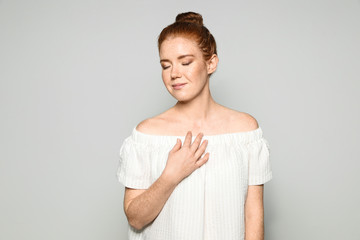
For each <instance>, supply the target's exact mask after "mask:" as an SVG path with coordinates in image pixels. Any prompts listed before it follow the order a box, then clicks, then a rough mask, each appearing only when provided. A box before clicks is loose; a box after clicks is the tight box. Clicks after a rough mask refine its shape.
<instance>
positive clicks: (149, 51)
mask: <svg viewBox="0 0 360 240" xmlns="http://www.w3.org/2000/svg"><path fill="white" fill-rule="evenodd" d="M185 11H196V12H199V13H201V14H202V15H203V17H204V23H205V25H206V26H207V27H208V28H209V29H210V31H211V32H212V33H213V35H214V36H215V39H216V41H217V43H218V52H219V58H220V62H219V66H218V70H217V72H216V73H215V74H214V75H213V76H212V78H211V79H210V81H211V84H210V88H211V91H212V94H213V97H214V99H215V100H216V101H217V102H219V103H220V104H223V105H225V106H228V107H230V108H233V109H236V110H239V111H244V112H248V113H250V114H251V115H253V116H254V117H255V118H256V119H257V120H258V122H259V125H260V126H261V127H262V129H263V131H264V137H265V138H267V140H268V141H269V143H270V146H271V164H272V169H273V175H274V178H273V180H272V181H270V182H269V183H267V184H265V197H264V199H265V221H266V222H265V230H266V233H265V235H266V239H268V240H289V239H291V240H303V239H314V240H315V239H327V240H332V239H334V240H335V239H347V240H355V239H360V229H359V227H358V223H359V221H360V219H359V216H360V210H359V206H358V203H359V202H360V194H359V191H358V187H357V184H358V183H359V182H360V176H359V165H360V164H359V162H360V161H359V160H360V158H359V139H360V131H359V130H360V127H359V122H360V107H359V103H360V97H359V94H357V93H358V92H359V75H360V44H359V43H360V2H359V1H351V0H327V1H325V0H312V1H300V0H297V1H287V0H270V1H268V0H267V1H265V0H258V1H214V2H211V1H203V2H201V1H200V2H198V1H187V0H186V1H185V0H183V1H176V2H175V1H174V2H171V1H131V2H130V1H126V2H125V1H104V0H102V1H100V0H97V1H95V0H90V1H85V0H83V1H80V0H75V1H74V0H72V1H70V0H65V1H48V0H47V1H45V0H43V1H40V0H34V1H16V0H12V1H5V0H3V1H0V79H1V82H0V84H1V85H0V99H1V103H0V104H1V105H0V107H1V110H0V111H1V112H0V114H1V118H0V128H1V133H0V148H1V149H0V150H1V151H0V160H1V162H0V194H1V195H0V239H4V240H12V239H16V240H17V239H27V240H39V239H51V240H55V239H56V240H57V239H62V240H63V239H87V240H92V239H94V240H95V239H96V240H98V239H107V240H110V239H114V240H115V239H126V238H127V237H126V236H127V221H126V217H125V215H124V212H123V208H122V203H123V186H122V185H121V184H120V183H118V182H117V179H116V170H117V165H118V151H119V147H120V145H121V143H122V141H123V140H124V139H125V137H127V136H128V135H129V134H130V133H131V129H132V128H133V127H134V126H136V125H137V124H138V123H139V122H140V121H141V120H143V119H145V118H148V117H151V116H154V115H156V114H158V113H160V112H162V111H164V110H165V109H167V108H169V107H171V106H172V105H173V104H175V100H174V99H173V98H172V97H171V95H170V94H169V93H168V92H167V90H166V89H165V87H164V86H163V83H162V80H161V67H160V64H159V58H158V52H157V48H156V40H157V36H158V34H159V33H160V31H161V30H162V28H163V27H165V26H166V25H168V24H170V23H172V22H173V21H174V19H175V16H176V14H178V13H180V12H185Z"/></svg>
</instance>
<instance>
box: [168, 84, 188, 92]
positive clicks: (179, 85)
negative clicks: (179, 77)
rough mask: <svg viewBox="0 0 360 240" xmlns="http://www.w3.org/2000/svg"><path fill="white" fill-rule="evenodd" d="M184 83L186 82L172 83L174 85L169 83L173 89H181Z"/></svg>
mask: <svg viewBox="0 0 360 240" xmlns="http://www.w3.org/2000/svg"><path fill="white" fill-rule="evenodd" d="M185 85H186V83H180V84H174V85H171V86H172V87H173V88H174V89H176V90H177V89H181V88H183V87H184V86H185Z"/></svg>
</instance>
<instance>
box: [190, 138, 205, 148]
mask: <svg viewBox="0 0 360 240" xmlns="http://www.w3.org/2000/svg"><path fill="white" fill-rule="evenodd" d="M203 136H204V134H203V133H199V134H198V135H197V136H196V138H195V140H194V142H193V143H192V144H191V147H190V148H191V151H192V152H195V151H196V150H197V149H198V148H199V145H200V142H201V139H202V137H203Z"/></svg>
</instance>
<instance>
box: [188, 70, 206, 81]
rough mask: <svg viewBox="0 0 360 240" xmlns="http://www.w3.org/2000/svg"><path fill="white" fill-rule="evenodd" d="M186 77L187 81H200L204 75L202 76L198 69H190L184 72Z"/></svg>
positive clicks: (201, 71)
mask: <svg viewBox="0 0 360 240" xmlns="http://www.w3.org/2000/svg"><path fill="white" fill-rule="evenodd" d="M186 76H187V77H188V79H192V81H200V80H201V79H200V78H202V77H203V76H204V74H203V69H202V68H200V67H198V68H192V69H191V70H189V71H187V72H186Z"/></svg>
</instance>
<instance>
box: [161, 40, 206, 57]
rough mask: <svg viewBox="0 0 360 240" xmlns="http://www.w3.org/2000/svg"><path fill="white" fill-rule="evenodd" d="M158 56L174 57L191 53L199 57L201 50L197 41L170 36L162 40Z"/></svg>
mask: <svg viewBox="0 0 360 240" xmlns="http://www.w3.org/2000/svg"><path fill="white" fill-rule="evenodd" d="M159 54H160V58H172V57H173V58H176V57H177V56H180V55H186V54H193V55H194V56H196V57H201V51H200V49H199V47H198V45H197V43H196V42H195V41H194V40H192V39H188V38H184V37H172V38H167V39H166V40H164V41H163V42H162V44H161V47H160V52H159Z"/></svg>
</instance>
